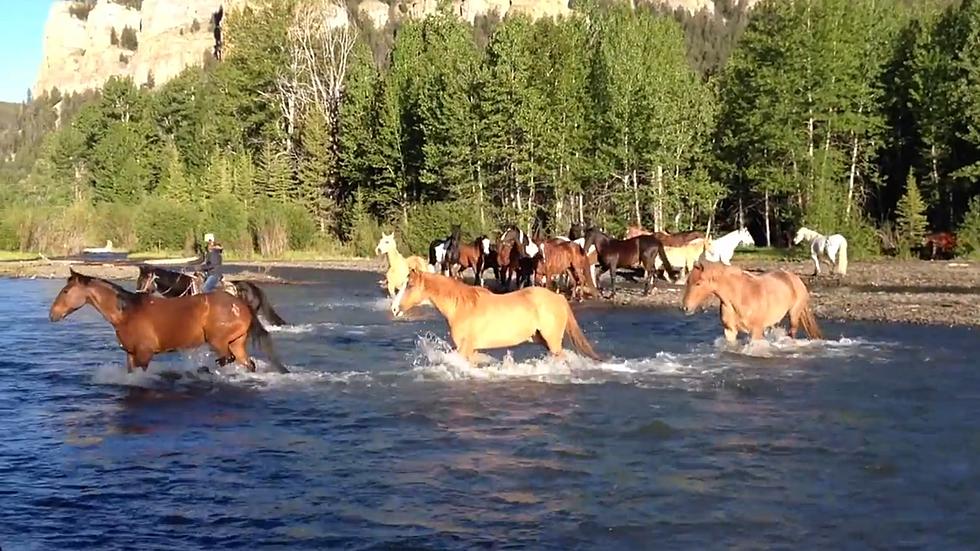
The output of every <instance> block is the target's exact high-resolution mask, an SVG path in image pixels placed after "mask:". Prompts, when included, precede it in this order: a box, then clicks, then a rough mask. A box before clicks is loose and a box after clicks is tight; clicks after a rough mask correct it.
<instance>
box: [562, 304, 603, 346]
mask: <svg viewBox="0 0 980 551" xmlns="http://www.w3.org/2000/svg"><path fill="white" fill-rule="evenodd" d="M565 308H567V309H568V320H567V321H566V322H565V332H567V333H568V338H569V339H571V341H572V345H573V346H575V350H578V351H579V353H581V354H585V355H586V356H588V357H590V358H592V359H593V360H602V358H601V357H600V356H599V354H596V351H595V350H593V349H592V345H591V344H589V339H587V338H585V334H584V333H582V328H581V327H579V325H578V321H577V320H576V319H575V313H574V312H573V311H572V305H571V304H569V303H568V302H567V301H566V302H565Z"/></svg>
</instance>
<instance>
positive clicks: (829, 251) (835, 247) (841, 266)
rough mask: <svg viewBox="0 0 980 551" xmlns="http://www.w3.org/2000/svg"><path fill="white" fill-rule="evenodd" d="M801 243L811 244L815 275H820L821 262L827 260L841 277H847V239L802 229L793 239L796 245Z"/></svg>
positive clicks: (837, 234)
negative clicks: (807, 242)
mask: <svg viewBox="0 0 980 551" xmlns="http://www.w3.org/2000/svg"><path fill="white" fill-rule="evenodd" d="M801 241H809V242H810V258H812V259H813V265H814V268H815V271H814V272H813V273H814V275H820V261H821V260H826V261H827V262H829V263H830V266H831V268H832V269H833V268H836V271H837V273H839V274H840V275H842V276H843V275H847V239H844V236H843V235H841V234H839V233H835V234H834V235H831V236H824V235H822V234H819V233H817V232H815V231H813V230H811V229H809V228H800V229H799V231H797V232H796V237H795V238H794V239H793V244H794V245H799V244H800V242H801Z"/></svg>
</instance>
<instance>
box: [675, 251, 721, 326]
mask: <svg viewBox="0 0 980 551" xmlns="http://www.w3.org/2000/svg"><path fill="white" fill-rule="evenodd" d="M716 266H717V264H716V263H715V262H711V261H709V260H708V259H707V257H706V256H705V255H704V253H702V255H701V257H700V258H699V259H698V261H697V262H695V263H694V266H693V267H692V268H691V273H689V274H688V275H687V283H686V284H685V285H684V297H683V298H682V299H681V310H682V311H683V312H684V313H685V314H687V315H689V316H690V315H691V314H693V313H694V312H696V311H697V309H698V306H700V305H701V303H702V302H704V300H705V299H706V298H707V297H708V296H709V295H711V293H713V292H714V285H713V282H714V272H715V269H716V268H715V267H716Z"/></svg>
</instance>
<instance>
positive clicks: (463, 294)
mask: <svg viewBox="0 0 980 551" xmlns="http://www.w3.org/2000/svg"><path fill="white" fill-rule="evenodd" d="M426 300H428V301H429V302H431V303H432V304H433V306H435V307H436V309H437V310H439V312H440V313H441V314H442V315H443V317H445V318H446V321H447V322H448V323H449V334H450V336H451V337H452V339H453V343H454V344H455V345H456V350H457V351H459V353H460V354H461V355H462V356H463V357H464V358H466V360H467V361H469V362H470V363H475V362H474V360H475V359H476V352H477V351H479V350H486V349H491V348H505V347H508V346H515V345H518V344H521V343H524V342H528V341H530V340H533V341H534V342H537V343H539V344H542V345H544V346H545V347H546V348H547V349H548V351H549V352H551V354H552V355H554V356H556V357H559V358H560V357H562V356H563V355H564V352H563V351H562V340H563V338H564V336H565V332H566V331H567V332H568V336H569V338H570V339H571V341H572V344H573V345H574V346H575V348H576V350H578V351H579V352H580V353H582V354H585V355H586V356H588V357H590V358H593V359H596V360H598V359H599V356H598V354H596V353H595V351H594V350H593V349H592V345H591V344H589V341H588V339H586V338H585V335H584V334H583V333H582V329H581V328H580V327H579V325H578V322H577V321H576V320H575V314H573V313H572V307H571V306H569V304H568V301H567V300H565V297H563V296H561V295H559V294H557V293H553V292H551V291H549V290H547V289H543V288H541V287H527V288H524V289H521V290H519V291H514V292H512V293H506V294H502V295H498V294H494V293H492V292H490V291H488V290H487V289H484V288H483V287H473V286H470V285H466V284H465V283H461V282H459V281H456V280H454V279H452V278H448V277H445V276H442V275H439V274H428V273H423V272H417V271H414V270H413V271H412V273H411V274H410V275H409V276H408V287H407V288H406V290H405V291H404V292H403V293H399V296H398V297H397V298H396V299H395V302H394V304H392V307H391V310H392V313H393V314H394V315H395V316H400V315H402V313H404V312H407V311H409V310H411V309H412V308H414V307H415V306H416V305H418V304H420V303H422V302H423V301H426Z"/></svg>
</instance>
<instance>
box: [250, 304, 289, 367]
mask: <svg viewBox="0 0 980 551" xmlns="http://www.w3.org/2000/svg"><path fill="white" fill-rule="evenodd" d="M248 308H249V310H251V311H252V322H251V323H250V324H249V326H248V336H249V337H251V338H252V339H253V340H254V341H255V342H256V343H257V344H258V345H259V348H260V349H261V350H262V353H263V354H265V356H266V358H268V359H269V363H271V364H272V367H274V368H275V369H276V371H277V372H279V373H289V370H288V369H286V366H284V365H283V364H282V360H280V359H279V355H278V354H276V347H275V346H274V345H273V344H272V336H271V335H269V332H268V331H266V329H265V327H263V326H262V322H261V321H259V316H258V315H256V314H257V312H256V309H255V308H252V305H249V307H248Z"/></svg>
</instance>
